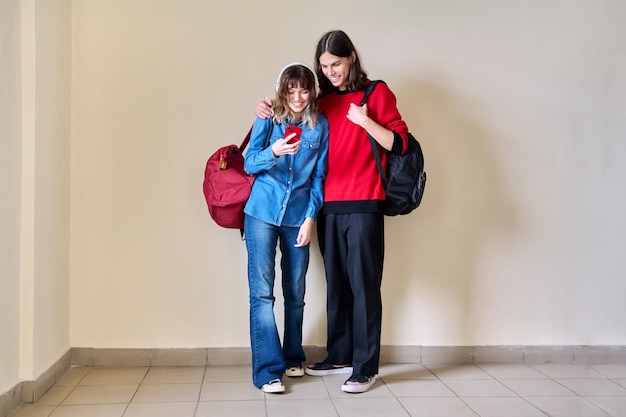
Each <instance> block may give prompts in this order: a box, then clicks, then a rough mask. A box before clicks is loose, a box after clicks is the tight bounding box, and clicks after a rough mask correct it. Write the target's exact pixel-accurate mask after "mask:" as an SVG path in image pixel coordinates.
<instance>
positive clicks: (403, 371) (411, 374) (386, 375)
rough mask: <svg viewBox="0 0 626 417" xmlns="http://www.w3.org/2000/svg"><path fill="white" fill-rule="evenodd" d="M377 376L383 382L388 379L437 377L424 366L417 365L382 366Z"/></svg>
mask: <svg viewBox="0 0 626 417" xmlns="http://www.w3.org/2000/svg"><path fill="white" fill-rule="evenodd" d="M378 376H379V377H381V378H382V379H383V380H389V379H436V378H437V377H436V376H435V375H434V374H433V373H432V372H430V371H429V370H428V368H426V367H425V366H424V365H418V364H390V365H382V366H381V367H380V369H379V372H378Z"/></svg>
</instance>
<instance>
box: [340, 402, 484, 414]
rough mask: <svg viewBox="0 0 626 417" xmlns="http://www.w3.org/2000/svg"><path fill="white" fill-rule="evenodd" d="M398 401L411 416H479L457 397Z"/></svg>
mask: <svg viewBox="0 0 626 417" xmlns="http://www.w3.org/2000/svg"><path fill="white" fill-rule="evenodd" d="M399 401H400V403H401V404H402V405H403V406H404V408H405V410H407V411H408V413H409V415H410V416H411V417H479V416H478V414H476V413H475V412H474V411H473V410H472V409H471V408H470V407H469V406H468V405H467V404H465V403H464V402H463V401H461V400H460V399H459V398H457V397H440V398H429V397H424V398H414V397H413V398H400V399H399ZM382 415H384V414H382ZM342 417H343V416H342Z"/></svg>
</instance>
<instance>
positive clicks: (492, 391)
mask: <svg viewBox="0 0 626 417" xmlns="http://www.w3.org/2000/svg"><path fill="white" fill-rule="evenodd" d="M444 383H445V384H446V385H447V387H448V388H450V389H451V390H452V391H454V392H455V393H456V394H457V395H458V396H459V397H515V396H517V394H515V393H514V392H513V391H511V390H510V389H508V388H507V387H506V386H504V385H503V384H502V382H500V381H496V380H495V379H487V380H485V379H477V380H469V379H464V380H458V379H457V380H454V379H450V380H447V381H444Z"/></svg>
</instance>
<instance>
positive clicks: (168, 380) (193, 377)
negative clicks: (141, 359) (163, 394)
mask: <svg viewBox="0 0 626 417" xmlns="http://www.w3.org/2000/svg"><path fill="white" fill-rule="evenodd" d="M204 370H205V367H204V366H202V367H172V368H170V367H154V368H150V370H149V371H148V374H147V375H146V377H145V378H144V380H143V383H144V384H190V383H200V382H202V379H203V378H204Z"/></svg>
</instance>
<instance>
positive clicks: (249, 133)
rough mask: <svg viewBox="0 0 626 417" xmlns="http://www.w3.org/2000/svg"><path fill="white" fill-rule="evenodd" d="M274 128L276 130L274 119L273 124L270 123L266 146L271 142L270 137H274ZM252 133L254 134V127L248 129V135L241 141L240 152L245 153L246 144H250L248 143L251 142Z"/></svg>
mask: <svg viewBox="0 0 626 417" xmlns="http://www.w3.org/2000/svg"><path fill="white" fill-rule="evenodd" d="M272 130H274V121H272V124H270V129H269V130H268V132H267V136H266V137H265V147H266V148H267V146H268V145H269V144H270V138H271V137H272ZM251 135H252V127H250V130H248V134H247V135H246V137H245V138H243V142H241V145H239V152H241V153H243V151H244V149H246V146H248V143H249V142H250V136H251Z"/></svg>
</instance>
